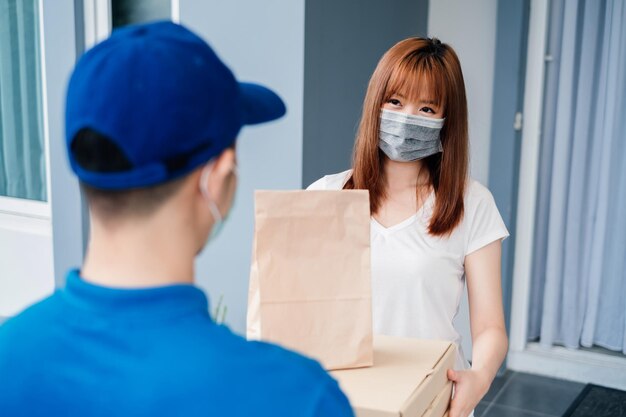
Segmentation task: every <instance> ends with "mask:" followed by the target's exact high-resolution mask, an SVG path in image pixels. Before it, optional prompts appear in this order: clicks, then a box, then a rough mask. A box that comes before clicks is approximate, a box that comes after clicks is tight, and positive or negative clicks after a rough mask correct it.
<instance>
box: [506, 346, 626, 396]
mask: <svg viewBox="0 0 626 417" xmlns="http://www.w3.org/2000/svg"><path fill="white" fill-rule="evenodd" d="M507 365H508V368H509V369H512V370H514V371H522V372H530V373H533V374H537V375H544V376H549V377H553V378H561V379H567V380H570V381H576V382H582V383H592V384H597V385H602V386H605V387H611V388H616V389H620V390H626V377H625V375H626V358H625V357H621V356H613V355H608V354H603V353H597V352H589V351H584V350H571V349H566V348H564V347H559V346H554V347H552V348H550V349H545V348H542V347H540V346H539V344H538V343H529V344H528V345H527V347H526V349H525V350H524V351H523V352H511V353H509V356H508V362H507Z"/></svg>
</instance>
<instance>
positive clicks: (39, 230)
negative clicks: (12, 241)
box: [0, 212, 52, 273]
mask: <svg viewBox="0 0 626 417" xmlns="http://www.w3.org/2000/svg"><path fill="white" fill-rule="evenodd" d="M4 230H11V231H14V232H23V233H28V234H31V235H38V236H46V237H49V238H52V221H51V220H50V219H49V218H44V217H28V216H24V215H22V214H11V213H2V212H0V233H1V232H2V231H4ZM50 244H52V240H50ZM24 262H28V255H27V256H26V257H25V258H24ZM50 272H51V273H52V271H50Z"/></svg>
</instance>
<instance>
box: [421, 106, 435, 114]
mask: <svg viewBox="0 0 626 417" xmlns="http://www.w3.org/2000/svg"><path fill="white" fill-rule="evenodd" d="M420 111H423V112H424V113H435V111H434V110H433V109H431V108H430V107H422V108H421V109H420Z"/></svg>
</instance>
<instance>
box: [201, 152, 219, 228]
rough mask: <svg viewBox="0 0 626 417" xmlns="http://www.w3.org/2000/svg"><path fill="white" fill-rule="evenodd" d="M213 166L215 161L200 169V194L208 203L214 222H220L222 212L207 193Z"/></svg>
mask: <svg viewBox="0 0 626 417" xmlns="http://www.w3.org/2000/svg"><path fill="white" fill-rule="evenodd" d="M214 166H215V162H209V163H208V164H207V165H206V166H205V167H204V168H203V169H202V174H201V175H200V192H202V196H203V197H204V199H205V200H206V201H207V203H208V204H209V210H210V211H211V214H212V215H213V220H214V221H215V223H221V222H222V213H220V210H219V209H218V208H217V204H216V203H215V201H213V199H212V198H211V196H210V195H209V177H210V176H211V171H212V170H213V167H214Z"/></svg>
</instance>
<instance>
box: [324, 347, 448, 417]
mask: <svg viewBox="0 0 626 417" xmlns="http://www.w3.org/2000/svg"><path fill="white" fill-rule="evenodd" d="M455 358H456V347H455V345H454V343H451V342H448V341H441V340H420V339H409V338H400V337H390V336H379V335H376V336H375V337H374V366H373V367H371V368H363V369H349V370H338V371H333V372H331V375H332V376H333V377H334V378H335V379H337V381H338V382H339V385H340V386H341V389H342V390H343V391H344V392H345V393H346V395H347V396H348V398H349V399H350V403H351V404H352V407H353V408H354V410H355V413H356V416H357V417H407V416H428V417H441V416H442V415H443V414H444V411H445V410H446V409H447V408H448V404H449V401H450V395H449V394H450V392H451V386H450V383H449V381H448V378H447V370H448V369H452V368H453V367H454V363H455ZM446 391H447V392H448V394H446ZM442 392H443V394H442ZM446 395H447V397H446ZM442 402H443V404H442Z"/></svg>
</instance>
